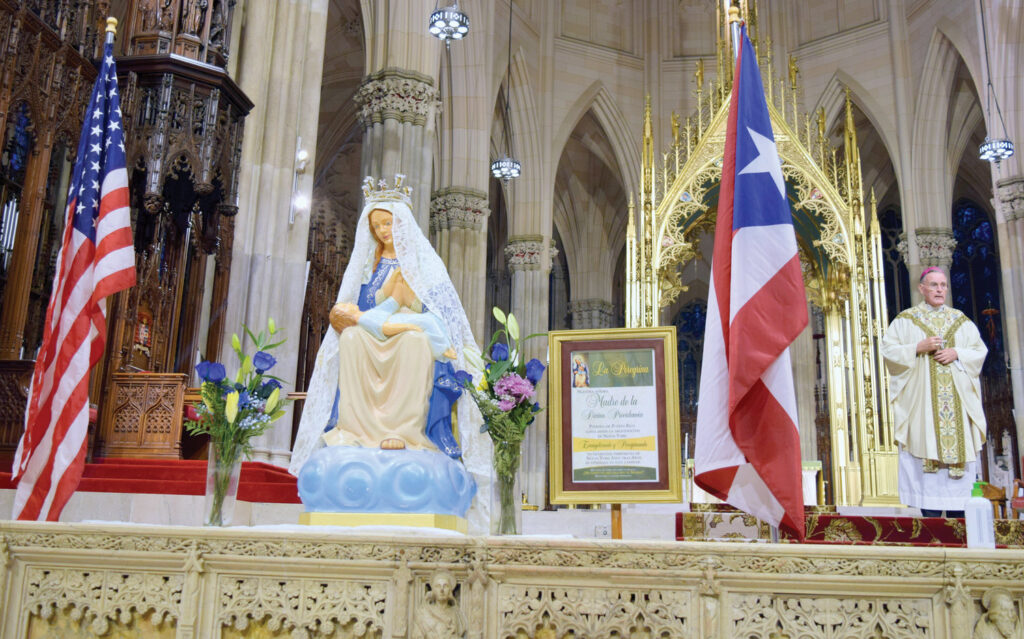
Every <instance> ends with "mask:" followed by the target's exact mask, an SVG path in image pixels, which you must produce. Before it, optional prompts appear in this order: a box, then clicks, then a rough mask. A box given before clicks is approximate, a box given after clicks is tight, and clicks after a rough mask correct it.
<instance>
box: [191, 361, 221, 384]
mask: <svg viewBox="0 0 1024 639" xmlns="http://www.w3.org/2000/svg"><path fill="white" fill-rule="evenodd" d="M196 373H198V374H199V377H200V378H201V379H202V380H203V381H204V382H211V383H213V384H216V383H217V382H219V381H221V380H222V379H224V378H225V377H226V376H227V374H228V373H227V371H226V370H224V365H223V364H218V363H217V362H199V364H198V365H196Z"/></svg>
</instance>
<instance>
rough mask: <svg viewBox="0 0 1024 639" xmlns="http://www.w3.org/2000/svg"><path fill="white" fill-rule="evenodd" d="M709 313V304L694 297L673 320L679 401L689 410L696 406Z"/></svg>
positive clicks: (684, 408) (684, 409) (686, 410)
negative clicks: (677, 356) (677, 354)
mask: <svg viewBox="0 0 1024 639" xmlns="http://www.w3.org/2000/svg"><path fill="white" fill-rule="evenodd" d="M707 317H708V307H707V304H706V303H705V302H704V301H703V300H695V301H693V302H690V303H689V304H687V305H686V306H684V307H683V308H682V309H681V310H680V311H679V313H678V314H677V315H676V318H675V321H674V322H673V324H674V325H675V327H676V344H677V346H678V349H679V405H680V408H681V409H682V410H683V412H686V413H688V412H691V411H696V410H697V392H698V389H699V386H700V356H701V353H703V351H704V323H705V322H706V321H707Z"/></svg>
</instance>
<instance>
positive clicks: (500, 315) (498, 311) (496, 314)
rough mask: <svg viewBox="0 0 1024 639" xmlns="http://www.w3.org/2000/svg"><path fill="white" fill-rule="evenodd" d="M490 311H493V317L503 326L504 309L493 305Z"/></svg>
mask: <svg viewBox="0 0 1024 639" xmlns="http://www.w3.org/2000/svg"><path fill="white" fill-rule="evenodd" d="M491 312H492V313H494V319H496V320H498V323H499V324H501V325H502V326H504V325H505V321H506V320H505V313H504V311H502V310H501V309H500V308H498V307H497V306H495V307H494V308H493V309H491Z"/></svg>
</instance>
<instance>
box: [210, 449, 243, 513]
mask: <svg viewBox="0 0 1024 639" xmlns="http://www.w3.org/2000/svg"><path fill="white" fill-rule="evenodd" d="M241 469H242V450H241V447H240V446H227V447H225V448H224V449H222V448H221V447H220V446H215V445H213V443H211V444H210V448H209V458H208V460H207V464H206V500H205V506H204V508H203V513H205V515H204V518H203V525H204V526H229V525H231V517H232V515H234V513H235V498H236V497H237V496H238V476H239V474H240V472H241Z"/></svg>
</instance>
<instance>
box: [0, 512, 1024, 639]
mask: <svg viewBox="0 0 1024 639" xmlns="http://www.w3.org/2000/svg"><path fill="white" fill-rule="evenodd" d="M0 602H2V605H0V609H2V610H3V611H4V615H3V620H2V622H0V637H2V638H3V639H14V638H19V639H20V638H21V637H42V636H55V635H54V633H56V636H76V637H100V636H103V637H142V636H146V637H150V636H161V637H241V636H246V637H255V636H260V637H270V636H272V637H279V636H292V637H311V636H317V637H356V636H358V637H379V638H383V637H387V638H389V639H391V638H399V637H412V638H415V637H420V636H428V637H437V638H439V637H450V636H463V633H462V631H465V635H464V636H466V637H468V638H477V639H483V638H485V637H486V638H488V639H491V638H501V639H505V638H515V639H524V638H527V637H537V638H540V637H546V638H558V639H561V638H563V637H587V638H597V637H631V638H639V637H644V638H650V637H658V638H668V637H673V638H676V637H702V638H711V637H718V638H725V637H764V638H765V639H768V638H769V637H802V638H810V637H815V638H816V637H822V638H825V637H871V636H877V637H891V638H904V637H922V638H925V637H934V638H942V639H946V638H949V639H952V638H954V637H956V638H958V639H962V638H964V637H971V636H997V635H994V634H993V635H984V634H976V631H975V626H976V625H978V624H981V625H982V626H984V627H985V629H987V626H988V624H989V623H990V622H989V621H988V619H989V617H988V616H987V615H986V614H985V613H986V610H994V611H996V612H997V613H998V612H1000V611H1001V612H1007V613H1009V615H1008V616H1007V617H1006V619H1008V621H1005V623H1006V624H1008V625H1009V627H1010V628H1011V630H1012V629H1013V626H1014V625H1015V626H1016V629H1015V632H1017V633H1018V634H1013V635H1010V636H1014V637H1019V636H1020V634H1019V633H1020V631H1021V628H1020V626H1021V622H1020V615H1021V612H1020V611H1021V609H1022V606H1024V551H1018V550H995V551H972V550H964V549H942V548H880V547H866V546H808V545H785V544H782V545H779V544H737V543H732V544H730V543H693V542H691V543H665V542H596V541H584V540H566V539H544V538H529V539H527V538H522V537H498V538H467V537H461V536H432V535H428V534H418V535H415V536H413V535H408V536H369V535H366V534H355V533H342V532H339V531H338V530H337V529H332V530H331V531H318V530H313V529H298V528H296V527H264V528H263V529H258V530H256V529H204V528H187V527H178V528H163V527H141V526H132V525H105V526H101V525H85V524H44V523H14V522H3V523H0ZM995 616H998V614H997V615H995ZM446 627H447V628H448V630H445V628H446ZM452 629H455V630H452Z"/></svg>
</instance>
